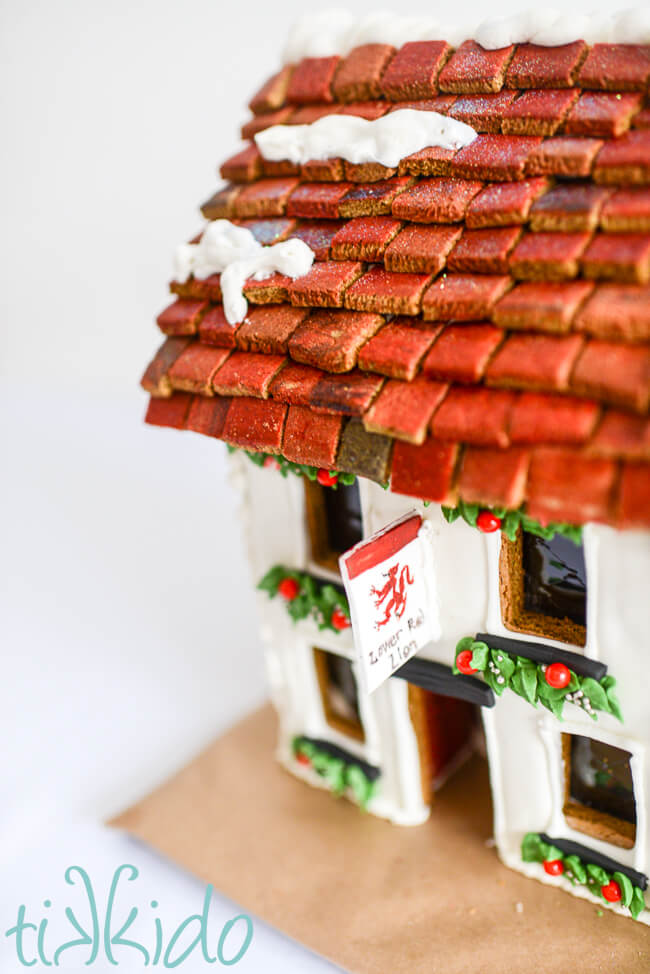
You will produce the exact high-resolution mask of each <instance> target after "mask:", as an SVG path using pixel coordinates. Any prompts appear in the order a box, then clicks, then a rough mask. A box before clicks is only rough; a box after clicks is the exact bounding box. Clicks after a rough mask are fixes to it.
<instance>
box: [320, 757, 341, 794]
mask: <svg viewBox="0 0 650 974" xmlns="http://www.w3.org/2000/svg"><path fill="white" fill-rule="evenodd" d="M324 777H325V780H326V781H327V783H328V785H329V786H330V788H331V789H332V791H333V792H334V794H335V795H340V794H341V793H342V792H344V791H345V764H344V762H343V761H341V759H340V758H330V760H329V763H328V766H327V768H326V769H325V775H324Z"/></svg>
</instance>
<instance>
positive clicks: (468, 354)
mask: <svg viewBox="0 0 650 974" xmlns="http://www.w3.org/2000/svg"><path fill="white" fill-rule="evenodd" d="M502 341H503V332H502V331H501V330H500V329H499V328H495V327H494V326H493V325H489V324H487V323H476V324H466V325H453V324H452V325H447V326H445V328H444V329H443V331H442V334H441V335H440V336H439V338H438V339H437V341H436V342H435V344H434V346H433V348H432V349H431V351H430V352H429V354H428V355H427V357H426V359H425V360H424V363H423V365H422V372H423V373H424V375H427V376H429V377H430V378H432V379H443V380H446V381H448V382H472V383H473V382H479V381H480V380H481V378H482V376H483V373H484V372H485V369H486V367H487V364H488V362H489V360H490V358H491V357H492V355H493V354H494V352H495V351H496V349H497V348H498V347H499V345H500V344H501V342H502Z"/></svg>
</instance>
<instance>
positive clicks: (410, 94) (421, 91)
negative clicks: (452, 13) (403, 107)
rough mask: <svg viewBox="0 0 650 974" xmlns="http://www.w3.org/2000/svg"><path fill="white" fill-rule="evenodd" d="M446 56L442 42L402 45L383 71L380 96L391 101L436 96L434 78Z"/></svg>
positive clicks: (436, 77)
mask: <svg viewBox="0 0 650 974" xmlns="http://www.w3.org/2000/svg"><path fill="white" fill-rule="evenodd" d="M450 53H451V48H450V47H449V45H448V44H447V42H446V41H412V42H410V43H408V44H403V45H402V47H401V48H400V49H399V51H398V52H397V54H396V55H395V57H394V58H393V59H392V61H391V62H390V64H389V65H388V67H387V68H386V70H385V71H384V74H383V77H382V79H381V82H380V88H381V90H382V93H383V94H384V95H385V96H386V98H389V99H390V100H391V101H403V100H405V99H407V98H410V99H413V98H429V97H430V96H431V95H435V94H437V90H438V89H437V80H438V75H439V73H440V69H441V68H442V66H443V65H444V64H445V62H446V61H447V58H448V57H449V55H450Z"/></svg>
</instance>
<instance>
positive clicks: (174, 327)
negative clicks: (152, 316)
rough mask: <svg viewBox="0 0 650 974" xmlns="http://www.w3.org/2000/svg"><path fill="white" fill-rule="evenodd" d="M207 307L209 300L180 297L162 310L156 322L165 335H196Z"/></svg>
mask: <svg viewBox="0 0 650 974" xmlns="http://www.w3.org/2000/svg"><path fill="white" fill-rule="evenodd" d="M207 307H208V302H207V301H194V300H192V299H191V298H179V300H177V301H174V303H173V304H170V305H169V307H167V308H165V310H164V311H161V312H160V314H159V315H158V317H157V318H156V323H157V325H158V327H159V328H160V330H161V332H162V333H163V334H164V335H195V334H196V332H197V329H198V326H199V322H200V321H201V317H202V316H203V314H204V312H205V311H206V309H207Z"/></svg>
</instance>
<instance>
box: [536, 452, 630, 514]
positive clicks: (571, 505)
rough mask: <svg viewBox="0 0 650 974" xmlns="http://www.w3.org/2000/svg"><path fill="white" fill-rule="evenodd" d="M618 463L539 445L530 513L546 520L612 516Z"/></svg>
mask: <svg viewBox="0 0 650 974" xmlns="http://www.w3.org/2000/svg"><path fill="white" fill-rule="evenodd" d="M615 480H616V464H614V463H612V462H610V461H609V460H592V459H585V458H584V457H583V456H582V455H581V454H580V453H578V452H577V451H576V450H571V449H569V448H563V447H538V448H537V449H536V450H533V455H532V459H531V463H530V469H529V471H528V488H527V498H528V501H527V505H526V510H527V513H528V514H529V515H530V516H531V517H532V518H535V519H536V520H538V521H541V523H542V524H548V523H549V522H553V521H555V522H558V521H559V522H563V521H564V522H568V523H569V524H584V523H585V522H587V521H606V520H608V517H609V513H610V507H611V502H612V494H613V489H614V485H615Z"/></svg>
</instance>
